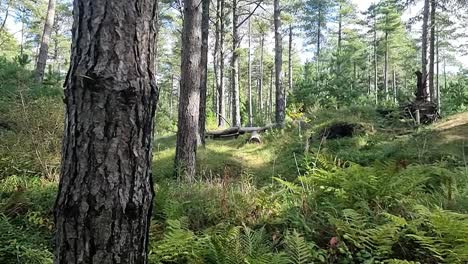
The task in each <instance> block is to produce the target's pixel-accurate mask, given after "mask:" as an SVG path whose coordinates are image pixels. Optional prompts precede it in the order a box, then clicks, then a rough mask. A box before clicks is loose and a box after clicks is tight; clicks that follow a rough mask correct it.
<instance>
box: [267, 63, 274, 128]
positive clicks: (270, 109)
mask: <svg viewBox="0 0 468 264" xmlns="http://www.w3.org/2000/svg"><path fill="white" fill-rule="evenodd" d="M274 78H275V76H274V75H273V67H271V69H270V90H269V100H268V118H269V119H270V120H271V119H272V118H273V79H274Z"/></svg>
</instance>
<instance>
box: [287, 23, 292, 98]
mask: <svg viewBox="0 0 468 264" xmlns="http://www.w3.org/2000/svg"><path fill="white" fill-rule="evenodd" d="M292 40H293V27H292V23H290V24H289V43H288V44H289V45H288V49H289V50H288V90H289V92H292V89H293V76H292V74H293V68H292V44H293V43H292V42H293V41H292ZM286 95H287V93H285V97H286ZM285 101H286V99H285ZM285 104H286V105H287V103H285Z"/></svg>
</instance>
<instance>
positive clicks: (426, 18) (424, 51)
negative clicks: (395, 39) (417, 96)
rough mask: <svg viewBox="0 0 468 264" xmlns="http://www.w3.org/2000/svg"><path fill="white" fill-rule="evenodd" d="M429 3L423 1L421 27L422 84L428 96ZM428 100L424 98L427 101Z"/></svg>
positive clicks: (427, 0) (425, 0) (426, 0)
mask: <svg viewBox="0 0 468 264" xmlns="http://www.w3.org/2000/svg"><path fill="white" fill-rule="evenodd" d="M429 1H430V0H424V11H423V26H422V40H421V41H422V44H421V53H422V54H421V58H422V65H421V66H422V67H421V73H422V78H423V79H422V84H423V87H424V89H425V90H426V94H430V91H429V90H427V88H428V87H427V35H428V31H429V27H428V22H429ZM428 99H429V98H426V100H428Z"/></svg>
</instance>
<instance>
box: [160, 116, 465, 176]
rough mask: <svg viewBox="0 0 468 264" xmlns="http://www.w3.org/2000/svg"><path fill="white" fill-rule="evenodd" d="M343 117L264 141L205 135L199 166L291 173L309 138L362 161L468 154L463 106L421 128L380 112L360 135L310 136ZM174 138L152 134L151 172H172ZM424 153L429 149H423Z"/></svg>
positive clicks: (210, 171) (320, 147) (217, 171)
mask: <svg viewBox="0 0 468 264" xmlns="http://www.w3.org/2000/svg"><path fill="white" fill-rule="evenodd" d="M336 116H339V114H336ZM343 120H344V121H349V120H348V118H336V117H335V120H331V121H330V120H328V121H326V122H325V121H324V119H320V118H319V119H318V120H317V123H315V124H313V125H311V129H310V130H309V131H306V132H305V133H302V135H299V134H298V132H297V127H289V128H287V129H286V131H282V132H280V133H281V135H278V134H274V133H271V132H266V133H265V134H263V138H265V139H266V140H264V143H263V144H248V143H247V138H248V137H247V136H241V137H239V138H236V139H234V138H233V139H224V140H207V143H206V147H204V148H201V149H200V150H199V152H198V166H199V168H198V171H199V172H200V174H201V175H202V177H204V178H213V177H219V176H222V175H224V174H227V175H241V174H242V173H247V174H252V175H255V178H257V179H259V180H258V181H257V182H260V183H261V182H264V181H265V180H266V179H271V177H286V178H294V177H296V176H298V174H300V173H298V170H299V167H298V166H299V164H298V163H300V162H301V159H302V158H303V156H304V155H303V154H304V148H305V145H306V141H307V140H308V139H309V140H310V142H311V149H312V152H314V151H315V152H316V151H322V152H325V153H328V154H330V155H333V156H335V157H336V158H338V159H342V160H346V161H352V162H356V163H358V164H361V165H369V164H371V163H372V162H375V161H383V160H385V159H391V160H402V159H408V161H413V162H421V163H430V162H432V161H434V159H437V158H441V157H447V156H454V157H457V158H460V159H464V158H465V156H467V155H468V112H466V113H460V114H457V115H453V116H450V117H448V118H445V119H442V120H440V121H439V122H437V123H435V124H433V125H430V126H426V127H421V128H420V129H414V128H413V127H412V126H411V125H408V124H404V123H401V122H398V121H395V120H392V121H391V123H388V120H385V119H383V118H375V117H373V118H371V119H367V120H366V119H365V118H364V119H360V120H359V121H358V123H364V124H368V125H370V126H371V127H372V128H371V130H373V131H370V132H369V133H367V134H365V135H358V136H356V137H351V138H343V139H339V140H325V141H321V140H320V139H318V138H317V137H315V138H314V137H313V136H312V138H311V135H313V134H314V133H316V132H317V130H318V129H320V128H322V127H324V126H326V125H330V124H332V123H336V122H342V121H343ZM351 122H352V121H351ZM395 122H397V123H398V124H396V123H395ZM314 129H315V131H314ZM175 141H176V138H175V135H172V136H164V137H156V139H155V147H154V148H155V152H154V164H153V173H154V175H155V177H156V178H171V177H173V167H172V166H173V160H174V155H175ZM376 141H378V144H375V143H376ZM314 148H315V149H314ZM380 152H382V153H380ZM379 153H380V154H381V155H380V156H379ZM428 153H429V154H430V155H426V154H428ZM416 157H417V160H416V159H415V158H416Z"/></svg>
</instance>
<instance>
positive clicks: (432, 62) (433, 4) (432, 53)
mask: <svg viewBox="0 0 468 264" xmlns="http://www.w3.org/2000/svg"><path fill="white" fill-rule="evenodd" d="M435 24H436V1H435V0H431V38H430V49H429V95H430V100H431V102H435V101H436V100H437V99H436V94H435V92H436V91H435V86H434V75H435V39H436V31H435Z"/></svg>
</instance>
